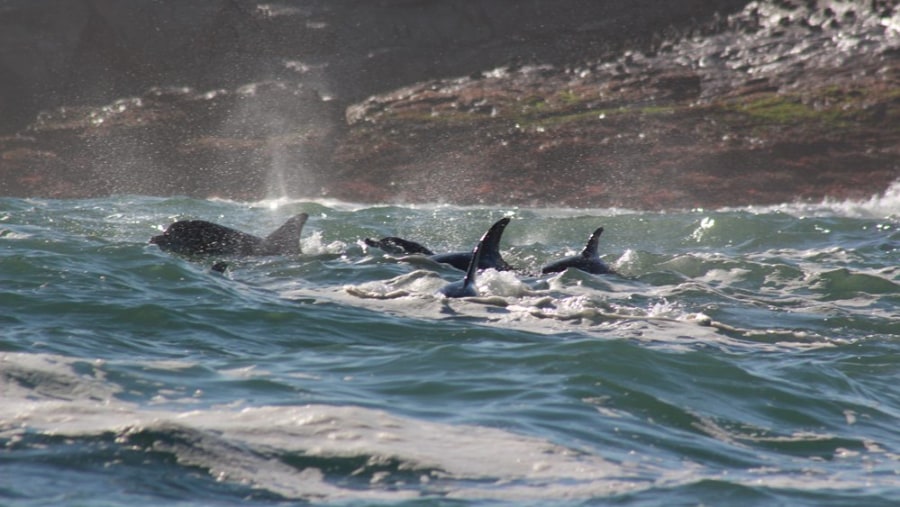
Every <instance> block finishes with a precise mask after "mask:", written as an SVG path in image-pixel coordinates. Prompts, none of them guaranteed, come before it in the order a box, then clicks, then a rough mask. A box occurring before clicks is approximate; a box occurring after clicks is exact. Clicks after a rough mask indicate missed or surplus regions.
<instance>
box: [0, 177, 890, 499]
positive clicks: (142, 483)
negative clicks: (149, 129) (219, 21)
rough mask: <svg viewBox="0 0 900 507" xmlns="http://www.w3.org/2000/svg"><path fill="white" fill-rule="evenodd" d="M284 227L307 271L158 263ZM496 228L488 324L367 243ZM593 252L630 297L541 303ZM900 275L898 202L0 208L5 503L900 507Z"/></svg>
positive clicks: (561, 295) (609, 285)
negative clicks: (164, 236)
mask: <svg viewBox="0 0 900 507" xmlns="http://www.w3.org/2000/svg"><path fill="white" fill-rule="evenodd" d="M300 212H306V213H308V214H309V215H310V219H309V221H308V222H307V224H306V228H305V230H304V233H303V238H302V241H301V245H302V248H303V253H302V254H301V255H295V256H275V257H264V258H244V259H224V258H187V257H181V256H177V255H171V254H169V253H166V252H162V251H160V250H159V249H158V248H157V247H156V246H155V245H150V244H148V242H147V241H148V239H149V238H150V237H151V236H152V235H155V234H159V232H160V231H161V230H162V229H164V228H165V227H166V226H167V225H169V224H170V223H172V222H173V221H175V220H179V219H204V220H210V221H214V222H218V223H220V224H223V225H227V226H230V227H234V228H237V229H240V230H243V231H246V232H250V233H253V234H257V235H260V236H264V235H266V234H268V233H269V232H271V231H273V230H275V229H276V228H277V227H278V226H279V225H281V223H283V222H284V221H285V220H287V219H288V218H289V217H290V216H292V215H294V214H296V213H300ZM504 216H509V217H511V218H512V220H511V222H510V225H509V226H508V227H507V229H506V232H505V234H504V236H503V240H502V242H501V246H502V252H503V255H504V257H505V259H506V260H507V261H508V262H509V263H510V264H512V265H514V266H515V267H517V268H518V270H517V271H516V272H514V273H513V272H502V273H500V272H496V271H493V270H487V271H485V272H482V273H481V274H480V276H479V278H478V285H479V291H480V296H479V297H477V298H469V299H446V298H443V297H441V296H436V295H435V292H436V291H437V290H438V289H439V288H440V287H441V286H443V285H444V284H445V283H447V282H452V281H456V280H459V279H460V278H461V277H462V273H461V272H459V271H457V270H455V269H453V268H451V267H448V266H444V265H439V264H436V263H434V262H431V261H430V260H428V259H425V258H423V257H417V256H408V257H398V256H393V255H389V254H385V253H384V252H381V251H379V250H373V249H371V248H368V247H366V246H365V244H364V243H363V242H362V241H361V239H362V238H365V237H380V236H401V237H404V238H407V239H412V240H415V241H418V242H420V243H423V244H425V245H427V246H429V247H430V248H431V249H432V250H435V251H438V252H448V251H461V250H469V249H471V248H472V247H473V246H474V244H475V242H476V241H477V239H478V237H479V236H480V235H481V234H482V233H483V232H484V231H485V230H486V229H487V228H488V227H489V226H490V224H491V223H493V222H494V221H496V220H497V219H499V218H501V217H504ZM599 226H603V227H604V228H605V232H604V234H603V236H602V237H601V241H600V252H601V256H602V258H603V259H604V260H605V261H606V262H607V263H609V264H610V265H611V266H612V267H613V268H615V270H616V271H617V272H618V274H616V275H603V276H595V275H589V274H586V273H582V272H578V271H571V270H570V271H567V272H564V273H560V274H554V275H549V276H548V275H540V274H539V272H540V266H541V265H542V264H545V263H547V262H550V261H553V260H555V259H558V258H561V257H563V256H566V255H573V254H576V253H578V252H580V250H581V249H582V248H583V246H584V243H585V241H586V240H587V238H588V236H589V235H590V233H591V232H592V231H593V230H594V229H595V228H597V227H599ZM221 260H225V261H227V262H229V267H228V269H227V270H226V271H225V272H224V273H219V272H216V271H214V270H212V269H211V266H212V265H213V264H214V263H215V262H217V261H221ZM898 260H900V186H895V187H893V188H891V189H890V190H889V191H888V192H887V193H885V194H884V195H881V196H874V197H872V198H871V199H868V200H862V201H853V202H843V201H842V202H821V203H786V204H784V205H780V206H770V207H748V208H735V209H718V210H711V209H694V210H684V211H671V212H666V213H659V212H640V211H632V210H627V209H579V210H574V209H530V208H504V207H467V208H462V207H452V206H444V205H433V206H415V207H411V206H394V205H355V204H351V203H341V202H331V201H296V200H286V199H273V200H267V201H263V202H254V203H246V202H233V201H223V200H196V199H189V198H157V197H144V196H130V195H125V196H118V197H114V198H104V199H93V200H39V199H0V328H2V332H0V504H2V505H6V506H26V505H27V506H37V505H86V506H87V505H90V506H94V505H109V506H119V505H130V506H134V505H167V506H173V505H174V506H187V505H197V506H200V505H204V506H207V505H214V506H218V505H221V506H230V505H261V506H265V505H296V504H300V505H319V504H329V505H334V504H338V505H402V506H407V505H487V506H493V505H541V506H545V505H567V506H568V505H629V506H630V505H766V506H772V505H791V506H796V505H809V506H835V505H847V506H851V505H852V506H858V505H866V506H878V505H898V503H900V267H898Z"/></svg>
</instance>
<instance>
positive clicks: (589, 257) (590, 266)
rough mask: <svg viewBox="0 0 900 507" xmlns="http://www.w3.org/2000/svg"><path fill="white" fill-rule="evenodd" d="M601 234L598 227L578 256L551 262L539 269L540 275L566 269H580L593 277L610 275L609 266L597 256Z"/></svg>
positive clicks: (601, 229)
mask: <svg viewBox="0 0 900 507" xmlns="http://www.w3.org/2000/svg"><path fill="white" fill-rule="evenodd" d="M601 234H603V227H598V228H597V230H596V231H594V233H593V234H591V237H590V239H588V242H587V245H585V247H584V250H582V251H581V254H580V255H573V256H571V257H566V258H564V259H560V260H558V261H556V262H551V263H550V264H547V265H546V266H544V267H543V268H541V273H542V274H547V273H559V272H560V271H565V270H566V269H568V268H575V269H580V270H582V271H586V272H588V273H591V274H594V275H602V274H605V273H612V272H613V271H612V270H611V269H609V266H607V265H606V263H605V262H603V261H602V260H600V257H599V256H598V255H597V243H599V241H600V235H601Z"/></svg>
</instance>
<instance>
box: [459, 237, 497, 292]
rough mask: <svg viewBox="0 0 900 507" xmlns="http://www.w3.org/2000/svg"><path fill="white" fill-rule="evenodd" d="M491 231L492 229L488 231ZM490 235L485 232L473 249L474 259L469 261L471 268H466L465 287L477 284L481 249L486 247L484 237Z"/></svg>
mask: <svg viewBox="0 0 900 507" xmlns="http://www.w3.org/2000/svg"><path fill="white" fill-rule="evenodd" d="M488 232H490V231H488ZM487 235H488V233H485V235H484V236H482V237H481V241H479V242H478V244H477V245H475V248H473V249H472V260H471V261H469V269H467V270H466V277H465V278H464V279H463V287H464V288H468V287H473V286H474V285H475V274H476V273H477V272H478V263H479V262H480V261H481V251H482V250H483V249H484V238H485V237H486V236H487Z"/></svg>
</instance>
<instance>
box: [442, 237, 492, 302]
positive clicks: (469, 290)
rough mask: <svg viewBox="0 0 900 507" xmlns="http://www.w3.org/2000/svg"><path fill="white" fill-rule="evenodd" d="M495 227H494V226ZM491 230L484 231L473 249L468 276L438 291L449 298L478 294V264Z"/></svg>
mask: <svg viewBox="0 0 900 507" xmlns="http://www.w3.org/2000/svg"><path fill="white" fill-rule="evenodd" d="M492 229H493V228H492ZM488 234H490V231H488V232H486V233H484V236H482V237H481V241H479V242H478V244H477V245H475V248H474V249H472V254H471V259H470V260H469V265H468V266H467V268H466V276H465V278H463V279H462V280H459V281H457V282H453V283H449V284H447V285H445V286H444V287H442V288H441V290H439V291H438V292H439V293H441V294H443V295H444V296H446V297H448V298H468V297H475V296H477V295H478V288H476V287H475V273H477V272H478V264H479V261H480V260H481V253H482V251H483V249H484V240H485V238H487V236H488Z"/></svg>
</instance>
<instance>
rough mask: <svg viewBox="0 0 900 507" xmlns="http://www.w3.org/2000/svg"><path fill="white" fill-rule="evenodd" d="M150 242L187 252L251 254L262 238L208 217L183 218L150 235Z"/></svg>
mask: <svg viewBox="0 0 900 507" xmlns="http://www.w3.org/2000/svg"><path fill="white" fill-rule="evenodd" d="M150 243H153V244H155V245H157V246H159V248H160V249H162V250H165V251H170V252H175V253H178V254H183V255H251V254H253V253H254V251H255V250H256V249H257V248H259V245H260V244H262V239H260V238H258V237H256V236H254V235H252V234H247V233H244V232H241V231H238V230H236V229H232V228H231V227H225V226H224V225H219V224H215V223H212V222H207V221H205V220H181V221H178V222H175V223H173V224H172V225H170V226H169V227H168V228H167V229H166V230H165V232H163V233H162V234H160V235H158V236H154V237H152V238H150Z"/></svg>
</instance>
